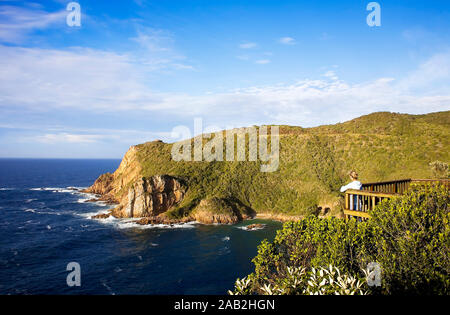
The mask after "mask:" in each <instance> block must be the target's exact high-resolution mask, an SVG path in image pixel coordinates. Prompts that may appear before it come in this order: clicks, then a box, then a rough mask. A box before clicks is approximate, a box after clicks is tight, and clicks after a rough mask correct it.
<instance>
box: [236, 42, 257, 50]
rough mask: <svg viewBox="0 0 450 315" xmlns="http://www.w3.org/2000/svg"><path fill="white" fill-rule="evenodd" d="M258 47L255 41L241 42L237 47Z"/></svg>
mask: <svg viewBox="0 0 450 315" xmlns="http://www.w3.org/2000/svg"><path fill="white" fill-rule="evenodd" d="M256 47H258V44H256V43H243V44H240V45H239V48H241V49H252V48H256Z"/></svg>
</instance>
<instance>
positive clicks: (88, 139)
mask: <svg viewBox="0 0 450 315" xmlns="http://www.w3.org/2000/svg"><path fill="white" fill-rule="evenodd" d="M102 138H103V136H102V135H82V134H69V133H58V134H44V135H40V136H36V137H34V139H35V140H36V141H38V142H42V143H48V144H55V143H95V142H98V141H99V140H100V139H102Z"/></svg>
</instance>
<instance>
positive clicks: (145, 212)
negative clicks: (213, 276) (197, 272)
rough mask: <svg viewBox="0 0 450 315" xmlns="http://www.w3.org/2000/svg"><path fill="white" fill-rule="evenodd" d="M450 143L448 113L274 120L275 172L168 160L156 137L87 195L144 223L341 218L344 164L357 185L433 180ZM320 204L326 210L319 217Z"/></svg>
mask: <svg viewBox="0 0 450 315" xmlns="http://www.w3.org/2000/svg"><path fill="white" fill-rule="evenodd" d="M449 139H450V111H447V112H441V113H433V114H428V115H405V114H392V113H375V114H371V115H367V116H363V117H360V118H357V119H354V120H351V121H348V122H345V123H340V124H336V125H328V126H321V127H316V128H307V129H305V128H300V127H292V126H280V152H279V153H280V155H279V169H278V171H276V172H273V173H262V172H261V165H262V164H263V163H262V162H250V161H245V162H240V161H214V162H205V161H203V162H185V161H175V160H174V159H172V155H171V152H172V147H173V145H172V144H167V143H163V142H161V141H153V142H147V143H144V144H140V145H136V146H132V147H131V148H130V149H129V151H128V152H127V153H126V154H125V156H124V158H123V160H122V162H121V164H120V166H119V168H118V169H117V170H116V171H115V172H114V173H113V174H109V173H108V174H104V175H102V176H100V177H99V178H98V179H97V181H95V183H94V184H93V185H92V186H91V187H90V188H89V189H87V190H86V191H87V192H91V193H95V194H100V195H102V199H103V200H105V199H106V200H114V201H116V203H117V204H119V205H118V207H117V208H116V209H114V210H113V211H112V214H113V215H114V216H117V217H143V218H145V219H146V220H143V222H144V221H146V222H161V221H166V222H173V221H176V220H179V221H185V220H188V219H193V220H197V221H199V222H203V223H235V222H237V221H240V220H242V219H245V218H248V217H252V216H253V215H254V214H255V213H258V214H264V215H267V216H268V217H273V218H275V217H280V218H281V217H282V218H285V217H293V218H299V217H302V216H305V215H309V214H316V215H330V214H331V215H338V214H339V208H340V207H339V202H340V198H341V197H340V194H339V188H340V186H341V185H343V184H345V183H346V182H347V181H348V178H347V177H348V176H347V174H348V171H349V170H352V169H353V170H356V171H357V172H358V173H359V177H360V180H361V181H362V182H373V181H382V180H392V179H400V178H432V177H433V172H432V170H431V168H430V167H429V163H430V162H433V161H436V160H439V161H443V162H449V161H450V140H449ZM205 142H206V140H205ZM247 142H248V141H247ZM225 148H226V143H224V149H225ZM245 149H246V150H248V143H247V144H246V148H245ZM224 156H225V154H224ZM181 178H182V179H183V180H181ZM320 207H321V208H322V209H327V208H329V211H327V213H318V209H319V208H320Z"/></svg>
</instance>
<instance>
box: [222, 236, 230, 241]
mask: <svg viewBox="0 0 450 315" xmlns="http://www.w3.org/2000/svg"><path fill="white" fill-rule="evenodd" d="M229 240H230V237H229V236H225V237H224V238H222V241H224V242H228V241H229Z"/></svg>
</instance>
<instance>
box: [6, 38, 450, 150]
mask: <svg viewBox="0 0 450 315" xmlns="http://www.w3.org/2000/svg"><path fill="white" fill-rule="evenodd" d="M0 57H1V58H0V110H2V109H4V110H8V109H14V111H18V112H20V111H22V112H25V113H26V115H29V114H30V113H32V112H37V111H41V112H42V111H51V110H53V109H66V108H67V109H77V110H79V111H86V112H89V113H93V114H96V113H97V114H98V113H101V114H103V113H108V112H109V113H120V112H123V113H126V114H130V113H134V114H136V113H138V114H139V115H145V113H151V116H152V117H158V116H159V115H161V116H164V117H172V118H173V119H174V120H176V121H189V120H190V119H191V118H192V117H195V116H199V117H203V118H204V119H205V121H207V122H208V123H211V124H217V125H219V126H223V127H225V125H228V124H233V125H240V126H242V125H251V124H261V123H280V124H293V125H302V126H314V125H318V124H323V123H335V122H338V121H344V120H347V119H351V118H354V117H356V116H359V115H363V114H368V113H370V112H374V111H381V110H383V111H396V112H407V113H426V112H432V111H441V110H449V109H450V91H449V88H448V86H450V71H449V69H450V67H449V65H450V53H441V54H437V55H435V56H433V57H431V58H430V59H429V60H428V61H426V62H424V63H423V64H422V65H420V66H419V67H417V69H416V70H415V71H412V72H411V73H410V74H409V75H407V76H405V77H402V78H396V79H394V78H378V79H374V80H371V81H368V82H360V83H349V82H346V81H344V80H341V79H340V78H339V77H338V75H337V74H336V73H335V72H334V71H328V72H326V73H325V74H324V76H323V77H322V78H320V79H305V80H301V81H299V82H296V83H293V84H287V85H286V84H274V85H271V86H262V87H249V88H243V89H238V90H233V91H228V92H226V93H207V94H200V95H190V94H188V93H185V94H181V93H160V92H155V91H152V90H151V88H150V87H149V86H148V84H146V81H145V72H143V71H144V70H143V68H142V66H141V65H140V64H139V63H136V62H135V60H134V59H133V58H132V57H131V56H130V55H125V54H124V55H121V54H116V53H112V52H105V51H99V50H92V49H81V48H79V49H72V50H69V51H59V50H45V49H37V48H18V47H5V46H0ZM340 71H343V70H340ZM430 85H432V86H433V87H439V88H433V89H430V88H428V87H429V86H430ZM168 124H170V122H168ZM168 129H170V127H168ZM60 133H61V132H55V134H60ZM67 133H68V134H75V135H77V134H84V133H77V132H67ZM49 134H54V133H52V132H49ZM89 134H90V135H95V134H102V133H94V132H92V133H89ZM60 137H61V136H60ZM42 139H46V138H42ZM72 139H78V140H80V139H81V140H84V141H94V140H96V141H99V140H100V139H101V138H95V137H94V138H92V137H91V138H89V137H88V138H86V137H84V138H72ZM132 143H134V142H132Z"/></svg>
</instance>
